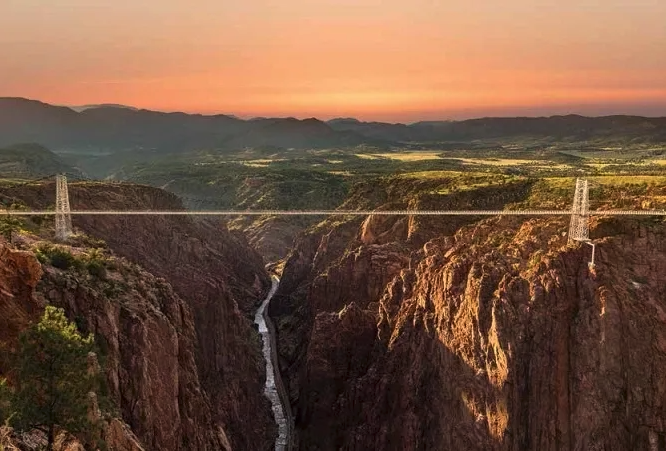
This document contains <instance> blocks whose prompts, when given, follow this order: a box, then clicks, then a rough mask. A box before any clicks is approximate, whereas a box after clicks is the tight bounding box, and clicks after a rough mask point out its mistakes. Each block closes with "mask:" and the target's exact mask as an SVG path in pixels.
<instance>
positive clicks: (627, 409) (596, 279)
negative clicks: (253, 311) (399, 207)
mask: <svg viewBox="0 0 666 451" xmlns="http://www.w3.org/2000/svg"><path fill="white" fill-rule="evenodd" d="M394 224H395V222H394V223H393V224H392V223H391V222H390V221H388V222H387V224H380V223H375V224H374V226H378V227H380V230H368V228H369V226H373V224H372V223H371V222H369V221H366V222H365V224H364V226H363V227H359V224H358V223H354V224H352V225H350V224H345V225H343V226H333V228H330V229H328V230H321V231H319V232H315V233H312V234H310V235H307V236H304V237H303V238H301V240H300V241H299V244H298V245H297V247H296V249H295V250H294V252H293V254H292V256H291V258H290V260H289V262H288V263H287V266H286V267H285V271H284V273H283V279H282V284H281V289H280V291H279V292H278V295H277V296H276V300H275V304H274V305H273V306H272V308H271V310H270V314H271V316H272V317H273V319H274V321H275V323H276V325H277V327H278V343H279V351H280V359H281V370H282V372H283V375H284V377H285V380H286V381H287V383H288V387H289V390H290V395H291V401H292V407H293V410H294V414H295V415H296V429H297V432H298V436H299V449H302V450H339V449H344V450H366V449H383V450H405V449H410V450H411V449H424V450H463V449H465V450H527V449H529V450H583V449H584V450H618V451H619V450H628V449H637V450H638V449H661V447H664V446H665V445H666V424H665V423H664V422H665V421H666V406H664V400H665V399H666V397H665V395H666V376H664V373H663V371H662V369H663V368H664V367H665V365H666V313H664V312H666V292H665V291H664V290H665V288H664V287H665V286H666V285H664V280H663V276H662V274H663V272H664V268H666V244H665V243H664V240H663V235H664V229H663V225H662V224H661V223H659V224H648V223H646V222H645V221H644V222H639V221H632V220H621V221H619V220H600V221H598V222H595V223H594V224H593V226H592V232H591V233H592V235H593V237H594V238H595V240H596V242H597V243H598V246H597V272H596V275H595V274H591V273H590V272H589V271H588V268H587V262H588V259H589V252H590V248H589V247H588V246H583V247H574V248H568V247H567V244H566V237H563V236H562V231H565V230H566V229H567V226H568V221H567V218H551V219H531V220H522V219H519V218H489V219H485V220H482V221H478V222H475V221H472V222H471V223H469V224H468V225H463V226H462V227H460V226H458V227H456V230H454V231H453V232H449V231H450V230H451V228H449V227H441V226H440V227H433V226H432V223H430V224H428V223H427V222H422V223H420V224H419V230H420V232H419V239H418V240H415V241H410V240H409V239H405V238H404V234H403V232H400V233H399V234H398V235H397V236H396V237H395V239H394V241H393V242H387V239H386V238H387V235H383V234H384V233H385V231H386V230H391V228H393V227H394ZM352 228H355V230H356V231H357V234H354V233H353V232H352V231H351V230H350V229H352ZM396 230H397V229H396ZM454 234H455V236H453V235H454ZM382 235H383V236H384V238H383V241H385V244H381V245H376V244H373V243H374V242H375V240H376V237H379V236H382ZM358 238H360V239H358ZM373 261H374V262H381V263H380V264H373ZM363 281H366V282H367V283H366V284H365V285H364V284H363ZM655 443H656V445H655V446H657V447H656V448H650V446H652V445H651V444H655Z"/></svg>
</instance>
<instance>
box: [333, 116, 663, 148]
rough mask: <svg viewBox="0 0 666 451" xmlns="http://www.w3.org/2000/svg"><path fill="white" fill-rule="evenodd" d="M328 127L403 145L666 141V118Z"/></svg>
mask: <svg viewBox="0 0 666 451" xmlns="http://www.w3.org/2000/svg"><path fill="white" fill-rule="evenodd" d="M329 125H330V126H331V127H332V128H333V129H334V130H338V131H353V132H355V133H358V134H360V135H363V136H367V137H379V136H381V137H383V138H384V139H387V140H392V141H400V142H444V141H471V140H478V139H511V138H518V137H531V138H537V139H538V138H552V139H557V140H573V141H587V140H593V139H599V140H604V139H609V140H613V139H625V140H634V142H666V118H663V117H662V118H647V117H639V116H604V117H584V116H578V115H568V116H552V117H513V118H481V119H470V120H465V121H428V122H417V123H414V124H410V125H405V124H387V123H382V122H359V121H357V120H356V119H336V120H333V121H329Z"/></svg>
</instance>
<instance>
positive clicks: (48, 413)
mask: <svg viewBox="0 0 666 451" xmlns="http://www.w3.org/2000/svg"><path fill="white" fill-rule="evenodd" d="M94 351H95V344H94V339H93V337H92V335H88V336H82V335H81V333H80V332H79V331H78V330H77V328H76V325H75V324H74V323H71V322H69V321H68V319H67V318H66V317H65V312H64V310H62V309H58V308H55V307H53V306H47V307H46V309H45V311H44V315H43V316H42V319H41V320H40V322H39V323H38V324H36V325H34V326H32V327H31V328H29V329H28V330H27V331H25V332H23V333H22V334H21V336H20V337H19V348H18V350H17V352H16V355H15V357H14V359H15V366H14V368H13V369H12V371H11V372H12V373H13V379H14V380H15V381H16V384H15V387H14V390H12V391H11V392H10V391H8V390H4V391H5V395H6V396H7V395H8V398H9V399H8V403H7V404H8V405H5V406H4V409H3V410H4V412H5V415H6V417H7V418H6V420H7V421H8V422H9V424H10V425H11V426H13V427H14V428H15V429H16V430H17V431H19V432H30V431H32V430H35V429H37V430H39V431H42V432H43V433H44V434H46V437H47V446H46V449H47V450H48V451H51V450H52V449H53V445H54V443H55V439H56V433H57V431H58V429H62V430H65V431H67V432H69V433H71V434H81V436H82V437H85V438H84V440H83V441H84V442H86V443H94V444H95V446H100V444H99V443H95V442H96V440H95V436H96V435H98V434H99V430H98V425H97V424H95V416H94V415H93V414H91V410H93V409H96V408H97V405H96V404H91V397H90V394H91V393H94V394H95V396H97V395H98V393H99V388H100V380H99V372H98V371H96V370H93V369H92V368H91V354H92V355H93V356H94V355H95V354H94ZM0 404H2V400H0Z"/></svg>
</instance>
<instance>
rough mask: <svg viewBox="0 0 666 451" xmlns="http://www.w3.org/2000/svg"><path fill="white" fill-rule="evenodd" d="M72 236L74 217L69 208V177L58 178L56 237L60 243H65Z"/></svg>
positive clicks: (59, 176)
mask: <svg viewBox="0 0 666 451" xmlns="http://www.w3.org/2000/svg"><path fill="white" fill-rule="evenodd" d="M71 235H72V215H71V214H70V207H69V191H68V189H67V177H65V176H64V175H57V176H56V217H55V237H56V240H58V241H65V240H67V238H69V237H70V236H71Z"/></svg>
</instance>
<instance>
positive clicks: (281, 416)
mask: <svg viewBox="0 0 666 451" xmlns="http://www.w3.org/2000/svg"><path fill="white" fill-rule="evenodd" d="M271 281H272V283H273V285H272V286H271V290H270V291H269V292H268V295H267V296H266V299H264V302H262V303H261V307H259V310H257V313H256V315H255V316H254V323H255V324H256V325H257V326H259V334H260V335H261V340H262V342H263V346H262V353H263V355H264V360H265V361H266V386H265V387H264V395H265V396H266V397H267V398H268V400H269V401H270V402H271V408H272V409H273V417H274V418H275V423H276V424H277V426H278V437H277V439H276V440H275V451H289V450H288V447H287V444H288V443H289V424H288V420H287V416H286V415H285V408H284V406H283V405H282V400H281V398H280V393H279V392H278V388H277V385H276V380H275V378H276V375H275V365H274V361H273V355H274V354H273V350H272V349H271V346H272V342H271V336H270V332H269V330H268V327H267V325H266V318H265V312H266V307H268V303H269V302H270V301H271V298H272V297H273V295H274V294H275V292H276V291H277V289H278V285H279V284H280V279H278V277H277V276H272V278H271ZM277 377H280V376H279V375H278V376H277Z"/></svg>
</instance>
